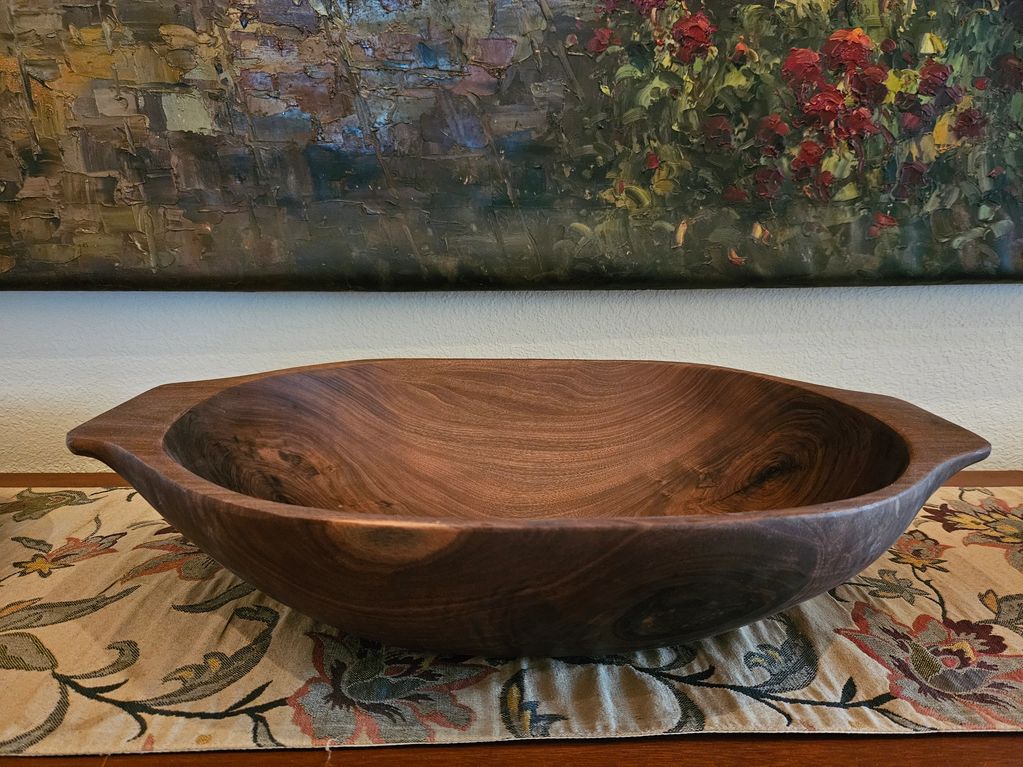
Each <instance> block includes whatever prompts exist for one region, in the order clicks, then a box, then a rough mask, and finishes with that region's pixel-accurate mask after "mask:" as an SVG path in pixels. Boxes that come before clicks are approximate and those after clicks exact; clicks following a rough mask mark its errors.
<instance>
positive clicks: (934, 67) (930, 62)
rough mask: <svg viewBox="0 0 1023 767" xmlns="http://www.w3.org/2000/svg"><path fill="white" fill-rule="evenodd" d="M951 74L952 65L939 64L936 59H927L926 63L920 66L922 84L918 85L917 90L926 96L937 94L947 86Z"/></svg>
mask: <svg viewBox="0 0 1023 767" xmlns="http://www.w3.org/2000/svg"><path fill="white" fill-rule="evenodd" d="M951 74H952V67H950V66H946V65H945V64H939V63H938V62H937V61H935V60H934V59H927V61H926V63H925V64H924V65H923V66H922V67H920V84H919V86H917V92H919V93H921V94H923V95H924V96H935V95H937V93H938V92H939V91H940V90H941V89H942V88H944V87H945V83H947V82H948V78H949V76H950V75H951Z"/></svg>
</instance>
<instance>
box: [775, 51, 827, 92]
mask: <svg viewBox="0 0 1023 767" xmlns="http://www.w3.org/2000/svg"><path fill="white" fill-rule="evenodd" d="M781 76H782V79H784V80H785V82H786V83H788V86H789V87H790V88H791V89H792V90H793V91H795V92H796V94H797V95H798V94H800V93H804V92H805V91H807V90H809V89H810V87H811V86H817V85H819V84H820V83H821V82H823V72H822V71H821V57H820V54H819V53H817V51H811V50H810V49H809V48H793V49H792V50H791V51H789V55H788V56H786V57H785V61H784V62H782V65H781Z"/></svg>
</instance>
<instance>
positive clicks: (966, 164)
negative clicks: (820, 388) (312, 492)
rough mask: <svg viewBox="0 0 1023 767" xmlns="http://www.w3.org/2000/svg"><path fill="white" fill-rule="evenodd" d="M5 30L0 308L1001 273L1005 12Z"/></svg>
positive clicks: (298, 3) (849, 8)
mask: <svg viewBox="0 0 1023 767" xmlns="http://www.w3.org/2000/svg"><path fill="white" fill-rule="evenodd" d="M0 9H2V15H0V38H2V43H3V48H2V51H0V54H2V55H0V87H2V93H0V118H2V123H0V287H46V286H52V287H103V286H114V287H168V288H170V287H220V288H231V287H241V288H275V287H313V288H317V287H328V288H371V289H372V288H438V287H520V286H530V285H538V286H608V287H610V286H617V285H629V286H652V285H720V284H738V285H744V284H763V283H772V284H812V283H842V282H852V283H859V282H872V281H940V280H949V279H973V280H987V279H1019V278H1020V277H1021V275H1023V256H1021V241H1020V232H1021V228H1020V221H1021V212H1020V205H1019V200H1018V194H1019V190H1018V180H1019V172H1020V171H1019V166H1020V164H1023V141H1021V137H1020V133H1019V131H1020V120H1021V118H1023V59H1020V57H1019V53H1020V51H1019V50H1018V49H1019V47H1020V45H1021V38H1020V28H1023V0H1000V1H999V2H996V1H995V0H974V1H973V2H961V1H960V0H841V1H838V0H835V1H833V0H762V1H761V2H745V1H744V2H733V1H732V0H706V2H699V1H698V0H695V1H690V2H688V3H681V2H678V0H493V1H492V2H486V3H481V2H475V1H474V0H348V1H347V2H344V1H343V0H97V1H96V2H91V1H90V2H84V1H83V2H78V1H77V0H0Z"/></svg>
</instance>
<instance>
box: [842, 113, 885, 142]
mask: <svg viewBox="0 0 1023 767" xmlns="http://www.w3.org/2000/svg"><path fill="white" fill-rule="evenodd" d="M880 132H881V129H880V128H878V127H877V126H876V125H875V124H874V113H873V112H872V111H871V110H869V109H867V107H857V108H856V109H853V110H851V111H848V112H845V113H844V114H843V115H842V116H841V117H840V118H839V120H838V125H837V126H836V128H835V134H836V135H837V136H838V137H839V138H846V139H850V138H851V139H862V138H866V137H867V136H874V135H876V134H878V133H880Z"/></svg>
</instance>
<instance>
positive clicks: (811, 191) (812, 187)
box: [803, 170, 835, 202]
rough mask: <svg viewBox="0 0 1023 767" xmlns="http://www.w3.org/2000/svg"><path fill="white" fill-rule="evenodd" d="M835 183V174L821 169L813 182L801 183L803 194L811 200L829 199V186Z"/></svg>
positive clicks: (824, 200)
mask: <svg viewBox="0 0 1023 767" xmlns="http://www.w3.org/2000/svg"><path fill="white" fill-rule="evenodd" d="M834 183H835V175H834V174H833V173H832V172H831V171H830V170H822V171H820V172H819V173H818V174H817V177H816V178H815V179H814V180H813V183H810V184H804V185H803V194H805V195H806V196H807V197H809V198H810V199H811V200H820V201H821V202H827V201H828V200H830V199H831V187H832V185H833V184H834Z"/></svg>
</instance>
